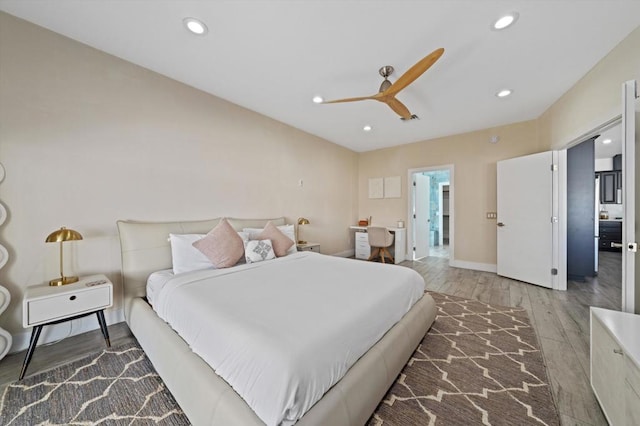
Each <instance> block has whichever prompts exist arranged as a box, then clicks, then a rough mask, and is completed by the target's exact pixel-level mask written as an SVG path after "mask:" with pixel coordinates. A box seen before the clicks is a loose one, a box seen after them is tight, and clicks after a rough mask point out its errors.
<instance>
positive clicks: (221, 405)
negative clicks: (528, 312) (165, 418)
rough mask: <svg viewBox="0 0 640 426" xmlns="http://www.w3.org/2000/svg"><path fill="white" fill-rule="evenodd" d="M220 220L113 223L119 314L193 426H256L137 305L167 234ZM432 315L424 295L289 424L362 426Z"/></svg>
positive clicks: (246, 224) (166, 263) (199, 229)
mask: <svg viewBox="0 0 640 426" xmlns="http://www.w3.org/2000/svg"><path fill="white" fill-rule="evenodd" d="M219 220H220V219H212V220H202V221H193V222H162V223H160V222H135V221H118V230H119V233H120V245H121V248H122V279H123V286H124V289H123V291H124V313H125V319H126V321H127V324H128V325H129V328H130V329H131V331H132V332H133V334H134V335H135V337H136V339H137V340H138V342H139V343H140V346H142V348H143V349H144V351H145V353H146V354H147V356H148V357H149V359H150V360H151V362H152V363H153V366H154V367H155V369H156V370H157V371H158V374H159V375H160V377H162V379H163V381H164V383H165V384H166V386H167V387H168V389H169V390H170V391H171V393H172V394H173V396H174V397H175V399H176V401H177V402H178V404H180V407H181V408H182V410H183V411H184V412H185V414H186V415H187V417H188V418H189V420H190V421H191V422H192V423H193V424H194V425H197V426H198V425H216V426H217V425H224V426H233V425H242V426H264V423H263V422H262V421H261V420H260V419H259V418H258V417H257V416H256V415H255V413H254V412H253V410H251V408H249V406H248V405H247V404H246V403H245V402H244V400H243V399H242V398H241V397H240V396H238V394H237V393H236V392H235V391H234V390H233V389H232V388H231V386H229V385H228V384H227V382H225V381H224V380H223V379H222V378H220V377H219V376H218V375H216V373H215V372H214V371H213V369H212V368H211V367H209V365H208V364H207V363H205V362H204V361H203V360H202V359H201V358H200V357H199V356H198V355H196V354H194V353H193V352H192V351H191V349H189V346H188V345H187V344H186V343H185V341H184V340H182V338H181V337H180V336H178V334H177V333H176V332H175V331H173V329H172V328H171V327H170V326H169V325H168V324H167V323H165V322H164V321H163V320H162V319H160V317H158V316H157V315H156V313H155V311H154V310H153V309H152V308H151V306H149V304H148V303H147V302H146V300H145V295H146V282H147V277H148V276H149V274H150V273H152V272H154V271H158V270H162V269H168V268H171V247H170V244H169V241H168V236H169V233H174V234H176V233H180V234H188V233H202V234H204V233H207V232H209V231H210V230H211V229H212V228H213V227H214V226H216V225H217V224H218V222H219ZM228 220H229V223H230V224H231V225H232V226H233V227H234V228H235V229H236V230H241V229H242V228H250V227H263V226H264V225H265V224H266V223H267V222H268V221H269V220H271V221H272V222H273V223H274V224H275V225H284V224H285V219H284V218H283V217H280V218H274V219H233V218H231V219H229V218H228ZM435 316H436V307H435V303H434V301H433V299H432V298H431V296H429V295H425V296H424V297H422V299H420V300H419V301H418V302H417V303H416V304H415V305H414V306H413V308H411V310H410V311H409V312H408V313H407V314H406V315H405V316H404V317H403V318H402V319H401V320H400V321H399V322H398V323H397V324H396V325H395V326H393V327H392V328H391V329H390V330H389V331H388V332H387V333H386V334H385V335H384V336H383V337H382V339H380V340H379V341H378V343H376V344H375V345H374V346H373V347H372V348H371V349H370V350H369V351H368V352H366V353H365V354H364V355H363V356H362V357H361V358H360V359H359V360H358V361H357V362H356V363H355V364H354V365H353V366H352V367H351V368H350V369H349V371H348V372H347V374H346V375H345V376H344V377H343V378H342V379H341V380H340V381H339V382H338V383H336V384H335V385H334V386H333V387H332V388H331V389H330V390H329V391H328V392H327V393H326V394H325V395H324V396H323V397H322V398H321V399H320V400H319V401H318V402H317V403H316V404H315V405H314V406H313V407H312V408H311V409H310V410H309V411H308V412H307V413H306V414H305V415H304V416H303V417H302V418H301V419H300V420H299V421H298V423H296V425H299V426H308V425H333V426H356V425H359V426H360V425H364V424H365V423H366V422H367V420H368V419H369V417H370V416H371V414H372V413H373V412H374V410H375V409H376V407H377V406H378V404H379V403H380V401H381V400H382V398H383V397H384V395H385V393H386V392H387V390H388V389H389V387H390V386H391V384H392V383H393V382H394V380H395V379H396V377H397V376H398V374H399V373H400V371H401V370H402V368H403V367H404V365H405V364H406V362H407V361H408V359H409V358H410V356H411V354H412V353H413V351H414V350H415V348H416V347H417V346H418V344H419V343H420V341H421V340H422V338H423V337H424V335H425V333H426V332H427V331H428V330H429V328H430V327H431V324H432V323H433V321H434V319H435Z"/></svg>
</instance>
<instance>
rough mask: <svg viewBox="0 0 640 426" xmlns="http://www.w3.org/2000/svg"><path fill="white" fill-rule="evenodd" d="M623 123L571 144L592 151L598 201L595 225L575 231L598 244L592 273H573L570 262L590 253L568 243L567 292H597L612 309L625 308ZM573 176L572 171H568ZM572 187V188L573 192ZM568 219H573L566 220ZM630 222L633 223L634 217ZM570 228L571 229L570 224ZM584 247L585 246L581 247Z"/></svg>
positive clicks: (570, 197) (571, 202) (571, 200)
mask: <svg viewBox="0 0 640 426" xmlns="http://www.w3.org/2000/svg"><path fill="white" fill-rule="evenodd" d="M622 129H623V127H622V120H621V119H620V118H616V119H614V120H611V121H610V122H608V123H605V124H603V125H602V126H599V127H598V128H596V129H594V130H593V131H592V132H590V135H588V136H587V137H585V138H583V139H582V141H581V142H580V143H579V144H577V145H573V144H571V147H570V148H568V152H571V151H572V150H575V149H581V147H583V146H585V145H589V146H590V147H591V148H590V149H591V151H592V152H593V159H592V165H593V166H592V169H591V173H592V178H591V179H592V182H593V186H592V187H591V188H592V190H591V191H592V194H591V197H592V199H593V200H594V201H595V203H594V204H592V205H594V208H593V210H594V211H593V213H592V215H591V216H592V218H593V219H592V222H591V223H593V224H592V225H589V224H587V223H586V222H584V223H583V225H582V226H580V228H579V229H574V231H575V232H573V233H572V232H569V234H572V235H576V234H577V233H581V232H582V233H585V234H589V233H591V232H593V234H594V235H595V241H594V243H592V244H591V245H589V247H591V248H592V249H591V250H592V251H591V253H592V254H591V256H590V257H591V260H590V265H591V268H592V270H593V273H591V274H588V273H584V272H581V273H578V274H573V275H572V274H571V270H572V268H571V264H570V263H571V259H572V258H575V257H577V256H578V257H579V256H583V257H585V258H586V256H588V254H587V253H586V251H585V250H583V251H584V253H582V255H580V254H579V252H580V250H581V249H580V248H576V247H575V245H572V244H571V243H570V242H569V241H567V242H568V244H567V263H568V265H567V267H568V272H569V275H568V281H567V289H568V290H578V291H579V293H578V294H589V293H595V294H598V295H599V296H601V297H603V298H604V299H606V300H607V302H608V305H609V306H618V307H620V308H622V309H623V308H624V306H623V305H624V304H623V256H624V251H623V241H624V235H623V227H624V226H625V225H627V224H628V223H629V222H627V219H628V218H627V217H625V214H624V212H625V202H626V201H627V200H625V197H623V196H622V194H623V190H624V181H623V173H627V172H628V170H625V164H626V162H625V158H624V152H623V151H624V150H623V141H622ZM569 173H570V171H569ZM572 188H573V189H572ZM575 190H576V188H575V187H572V186H571V185H569V184H568V185H567V191H568V193H567V213H568V216H570V212H571V210H572V208H574V210H576V209H575V207H576V195H578V197H577V198H580V196H579V194H572V191H575ZM581 210H583V213H584V214H585V215H587V214H588V211H587V209H586V208H584V209H581ZM567 219H568V220H569V219H570V217H568V218H567ZM630 223H631V224H632V223H633V218H631V221H630ZM568 227H569V228H570V226H569V224H568ZM580 246H582V248H585V246H586V244H580Z"/></svg>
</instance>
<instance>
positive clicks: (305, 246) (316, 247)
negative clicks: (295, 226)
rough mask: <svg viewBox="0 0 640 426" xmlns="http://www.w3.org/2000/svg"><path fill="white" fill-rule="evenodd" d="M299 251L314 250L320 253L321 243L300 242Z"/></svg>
mask: <svg viewBox="0 0 640 426" xmlns="http://www.w3.org/2000/svg"><path fill="white" fill-rule="evenodd" d="M298 251H313V252H316V253H320V244H318V243H304V244H298Z"/></svg>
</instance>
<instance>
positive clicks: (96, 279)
mask: <svg viewBox="0 0 640 426" xmlns="http://www.w3.org/2000/svg"><path fill="white" fill-rule="evenodd" d="M111 305H113V284H112V283H111V281H109V279H108V278H107V277H106V276H104V275H102V274H99V275H90V276H87V277H82V278H81V279H80V280H79V281H78V282H77V283H73V284H67V285H64V286H61V287H52V286H48V285H46V286H44V285H42V286H37V287H29V288H27V291H26V292H25V294H24V299H23V300H22V326H23V327H24V328H28V327H33V330H32V331H31V340H30V342H29V349H27V354H26V355H25V357H24V363H23V364H22V371H21V372H20V380H22V378H23V377H24V373H25V372H26V371H27V367H28V366H29V362H31V357H32V356H33V352H34V351H35V349H36V345H37V344H38V338H40V332H41V331H42V327H44V326H45V325H53V324H58V323H61V322H65V321H71V320H74V319H76V318H81V317H85V316H87V315H91V314H96V316H97V317H98V323H99V324H100V329H101V330H102V335H103V336H104V340H105V342H106V344H107V346H108V347H109V346H111V342H110V341H109V332H108V330H107V323H106V321H105V320H104V309H106V308H108V307H110V306H111Z"/></svg>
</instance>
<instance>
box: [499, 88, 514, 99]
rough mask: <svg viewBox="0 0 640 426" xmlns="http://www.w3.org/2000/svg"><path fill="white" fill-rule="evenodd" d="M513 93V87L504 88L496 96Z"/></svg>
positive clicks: (501, 96) (500, 96)
mask: <svg viewBox="0 0 640 426" xmlns="http://www.w3.org/2000/svg"><path fill="white" fill-rule="evenodd" d="M512 93H513V91H512V90H511V89H502V90H501V91H499V92H498V93H496V96H497V97H499V98H506V97H507V96H509V95H510V94H512Z"/></svg>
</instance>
